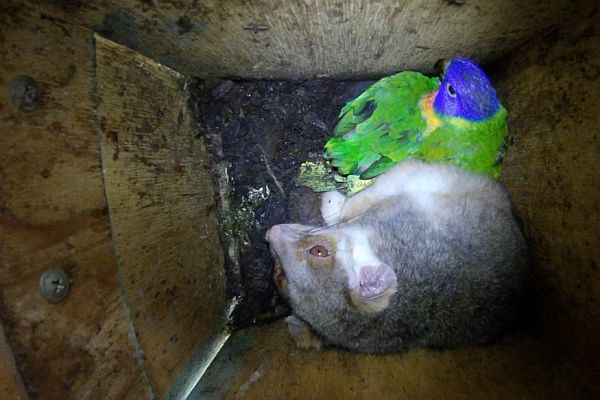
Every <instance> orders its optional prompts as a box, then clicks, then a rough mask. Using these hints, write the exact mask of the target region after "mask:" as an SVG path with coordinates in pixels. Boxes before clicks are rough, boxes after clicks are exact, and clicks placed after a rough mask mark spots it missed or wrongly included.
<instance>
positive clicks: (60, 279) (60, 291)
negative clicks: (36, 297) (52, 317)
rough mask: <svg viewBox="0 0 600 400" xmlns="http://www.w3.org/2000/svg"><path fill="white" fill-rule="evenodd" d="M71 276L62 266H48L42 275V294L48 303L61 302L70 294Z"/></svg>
mask: <svg viewBox="0 0 600 400" xmlns="http://www.w3.org/2000/svg"><path fill="white" fill-rule="evenodd" d="M70 287H71V284H70V282H69V277H68V276H67V274H65V271H63V270H62V269H60V268H48V269H47V270H45V271H44V272H43V273H42V276H40V294H41V295H42V297H43V298H44V299H45V300H46V301H47V302H48V303H52V304H55V303H59V302H60V301H62V300H63V299H64V298H65V297H67V295H68V294H69V289H70Z"/></svg>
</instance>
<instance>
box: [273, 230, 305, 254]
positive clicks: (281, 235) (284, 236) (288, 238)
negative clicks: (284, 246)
mask: <svg viewBox="0 0 600 400" xmlns="http://www.w3.org/2000/svg"><path fill="white" fill-rule="evenodd" d="M306 230H307V227H305V226H302V225H298V224H279V225H274V226H272V227H271V228H270V229H269V230H268V231H267V233H266V234H265V239H266V240H267V242H269V245H270V246H271V248H273V247H275V250H277V245H278V244H281V243H287V242H292V241H296V240H298V238H300V236H301V235H302V234H304V233H305V232H306Z"/></svg>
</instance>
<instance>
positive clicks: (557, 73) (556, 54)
mask: <svg viewBox="0 0 600 400" xmlns="http://www.w3.org/2000/svg"><path fill="white" fill-rule="evenodd" d="M499 69H500V70H501V71H502V73H501V76H499V79H498V90H499V93H500V95H501V98H502V100H503V101H504V103H505V104H506V107H507V108H508V110H509V116H510V119H509V129H510V136H511V139H510V146H509V149H508V151H507V156H506V160H505V174H504V178H503V181H504V182H505V184H506V186H507V187H508V189H509V191H510V193H511V195H512V200H513V204H514V207H515V210H516V212H517V214H518V215H519V216H520V217H521V218H522V220H523V226H524V229H525V232H526V234H527V236H528V238H529V239H530V243H531V250H532V253H533V257H534V262H535V268H534V278H533V284H534V287H535V289H536V296H535V300H536V304H535V310H536V313H535V315H536V316H537V317H538V318H539V321H536V322H537V324H535V323H534V324H532V325H535V326H537V330H538V331H539V333H540V335H541V336H544V337H546V338H547V339H549V343H548V348H549V349H552V350H553V351H554V352H555V354H556V355H557V356H561V357H567V358H571V359H574V360H575V361H576V362H577V363H578V364H582V363H584V362H585V364H587V365H590V366H592V368H590V369H589V370H590V372H591V371H593V370H595V371H596V373H598V371H600V361H599V360H600V336H599V335H598V332H599V331H600V307H599V305H598V298H599V295H600V271H599V266H600V212H599V210H600V168H598V163H599V161H600V114H599V113H598V110H599V109H600V90H599V89H600V15H599V14H598V13H597V9H596V8H595V6H593V5H592V4H590V5H589V6H588V7H581V9H580V12H579V16H578V17H572V18H571V19H570V20H569V24H568V25H566V26H565V27H564V29H561V30H559V31H556V32H554V33H553V34H551V35H549V36H547V37H545V38H541V39H539V40H536V41H534V42H532V43H530V44H529V45H527V46H526V47H523V48H520V49H518V50H517V51H515V52H514V53H513V54H512V55H511V56H510V57H509V58H508V60H507V62H506V63H504V64H502V65H500V66H499ZM598 378H599V377H598V376H596V380H597V379H598Z"/></svg>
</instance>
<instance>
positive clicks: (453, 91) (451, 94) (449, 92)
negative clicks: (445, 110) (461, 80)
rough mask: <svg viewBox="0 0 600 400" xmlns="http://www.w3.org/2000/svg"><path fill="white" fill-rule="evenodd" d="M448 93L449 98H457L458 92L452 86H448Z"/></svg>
mask: <svg viewBox="0 0 600 400" xmlns="http://www.w3.org/2000/svg"><path fill="white" fill-rule="evenodd" d="M446 91H447V92H448V96H450V97H452V98H456V90H454V87H452V85H451V84H447V85H446Z"/></svg>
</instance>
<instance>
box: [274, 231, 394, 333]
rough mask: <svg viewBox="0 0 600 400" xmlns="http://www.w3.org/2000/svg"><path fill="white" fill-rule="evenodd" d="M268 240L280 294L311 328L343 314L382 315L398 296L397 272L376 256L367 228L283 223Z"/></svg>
mask: <svg viewBox="0 0 600 400" xmlns="http://www.w3.org/2000/svg"><path fill="white" fill-rule="evenodd" d="M266 239H267V241H268V242H269V245H270V247H271V250H272V252H273V254H274V256H275V258H276V267H275V273H274V280H275V284H276V286H277V288H278V290H279V292H280V293H281V294H282V295H283V296H284V297H286V298H287V300H288V301H289V302H290V304H291V306H292V308H293V309H294V312H295V313H296V314H297V315H299V316H300V317H302V318H303V319H305V320H306V321H307V322H309V323H311V324H312V323H313V322H316V321H314V319H315V318H322V319H326V318H332V322H333V318H336V316H337V317H339V315H340V313H354V312H356V313H359V314H374V313H379V312H381V311H383V310H384V309H385V308H386V307H387V306H388V305H389V303H390V299H391V297H392V296H393V295H394V293H395V292H396V286H397V278H396V273H395V272H394V270H393V269H392V268H391V267H390V266H389V265H387V264H385V263H383V262H382V261H380V260H379V259H378V258H377V257H376V256H375V254H373V251H372V250H371V246H370V244H369V231H368V230H366V229H361V228H357V227H355V226H345V225H344V224H337V225H334V226H329V227H325V228H312V227H307V226H303V225H296V224H284V225H275V226H273V227H272V228H271V229H269V231H268V232H267V235H266ZM322 322H324V323H327V322H325V321H322ZM315 325H319V324H318V323H316V324H315Z"/></svg>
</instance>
